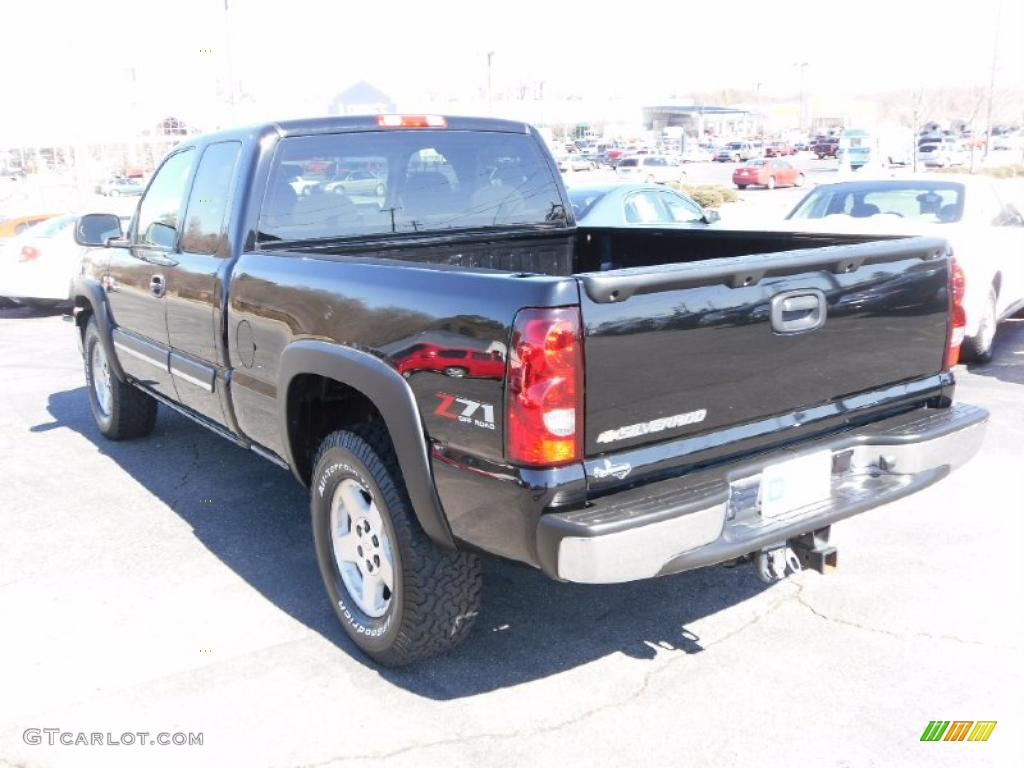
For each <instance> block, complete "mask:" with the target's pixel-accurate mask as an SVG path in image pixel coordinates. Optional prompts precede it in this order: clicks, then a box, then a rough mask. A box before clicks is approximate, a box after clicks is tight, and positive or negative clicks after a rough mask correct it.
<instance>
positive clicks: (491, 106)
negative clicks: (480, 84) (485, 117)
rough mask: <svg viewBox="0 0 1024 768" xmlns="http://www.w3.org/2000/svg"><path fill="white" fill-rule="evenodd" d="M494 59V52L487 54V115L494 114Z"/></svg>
mask: <svg viewBox="0 0 1024 768" xmlns="http://www.w3.org/2000/svg"><path fill="white" fill-rule="evenodd" d="M493 58H494V51H488V52H487V114H489V115H493V114H494V100H493V95H492V92H491V59H493Z"/></svg>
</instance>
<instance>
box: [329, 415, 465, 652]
mask: <svg viewBox="0 0 1024 768" xmlns="http://www.w3.org/2000/svg"><path fill="white" fill-rule="evenodd" d="M346 479H353V480H355V481H356V482H357V483H358V484H359V485H360V486H362V488H363V489H365V490H366V491H367V492H368V493H369V496H370V498H371V500H372V503H374V504H375V505H376V508H377V511H378V512H379V513H380V518H381V520H382V523H383V528H384V532H385V534H386V535H387V537H388V540H389V541H390V549H391V554H392V558H393V563H392V570H393V574H394V589H393V590H391V591H390V597H389V598H388V600H389V602H388V605H387V609H386V611H385V612H384V613H383V615H381V616H378V617H373V616H370V615H369V614H367V613H365V612H363V611H362V610H361V609H360V608H359V606H358V605H357V604H356V600H355V598H354V597H353V595H352V594H351V593H350V592H349V590H348V588H347V587H346V586H345V583H344V580H343V577H342V575H341V569H340V567H339V564H338V562H337V558H336V556H335V554H334V545H333V539H332V531H331V525H332V523H331V504H332V499H333V497H334V491H335V489H337V487H338V486H339V485H340V483H341V482H342V481H343V480H346ZM310 507H311V512H312V522H313V539H314V544H315V546H316V556H317V562H318V563H319V565H320V574H321V576H322V577H323V580H324V586H325V588H326V589H327V594H328V598H329V599H330V601H331V605H332V607H333V608H334V612H335V614H336V615H337V617H338V620H339V621H340V622H341V625H342V627H343V628H344V630H345V632H346V633H347V634H348V636H349V637H350V638H351V639H352V641H353V642H354V643H355V644H356V645H357V646H358V647H359V649H360V650H361V651H363V652H364V653H365V654H367V655H368V656H370V657H371V658H372V659H374V660H375V661H377V662H379V663H380V664H383V665H385V666H389V667H393V666H401V665H403V664H409V663H411V662H415V661H420V660H422V659H426V658H430V657H431V656H436V655H438V654H441V653H445V652H446V651H449V650H451V649H452V648H454V647H455V646H457V645H458V644H459V643H461V642H462V641H463V640H464V639H465V638H466V636H467V635H468V634H469V632H470V629H471V628H472V626H473V623H474V621H475V620H476V616H477V612H478V610H479V606H480V588H481V585H482V576H481V570H480V560H479V558H478V557H477V556H476V555H473V554H468V553H464V552H452V551H448V550H444V549H442V548H440V547H438V546H437V545H436V544H434V542H433V541H431V540H430V538H428V537H427V535H426V533H424V532H423V529H422V528H421V527H420V524H419V521H418V520H417V519H416V515H415V513H414V512H413V509H412V504H411V503H410V501H409V497H408V494H407V492H406V489H405V481H404V480H403V478H402V472H401V469H400V468H399V466H398V459H397V458H396V456H395V452H394V447H393V446H392V443H391V438H390V435H389V434H388V432H387V429H386V428H385V427H384V425H383V424H381V423H369V424H364V425H360V426H358V427H356V428H353V429H352V430H342V431H337V432H332V433H331V434H329V435H328V436H327V437H326V438H324V441H323V443H321V445H320V449H319V450H318V451H317V455H316V459H315V461H314V465H313V477H312V482H311V491H310Z"/></svg>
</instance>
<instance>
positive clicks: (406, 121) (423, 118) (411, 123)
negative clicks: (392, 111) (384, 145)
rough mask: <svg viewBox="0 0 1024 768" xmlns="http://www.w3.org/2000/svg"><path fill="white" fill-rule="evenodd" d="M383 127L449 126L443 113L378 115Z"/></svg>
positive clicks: (378, 122) (379, 123)
mask: <svg viewBox="0 0 1024 768" xmlns="http://www.w3.org/2000/svg"><path fill="white" fill-rule="evenodd" d="M377 125H378V126H380V127H381V128H447V127H448V121H447V120H446V119H445V118H444V117H442V116H441V115H377Z"/></svg>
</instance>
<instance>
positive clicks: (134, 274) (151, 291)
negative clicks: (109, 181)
mask: <svg viewBox="0 0 1024 768" xmlns="http://www.w3.org/2000/svg"><path fill="white" fill-rule="evenodd" d="M195 154H196V153H195V150H194V149H193V148H191V147H189V148H185V149H182V150H179V151H177V152H175V153H174V154H172V155H170V156H168V157H167V159H166V160H164V162H163V164H162V165H161V166H160V168H159V170H157V172H156V175H155V176H154V177H153V181H152V182H151V183H150V185H149V188H148V189H147V190H146V193H145V195H143V197H142V200H141V201H140V202H139V208H138V211H137V213H136V216H135V222H134V224H133V228H132V231H131V232H130V233H129V238H130V241H131V247H130V248H111V249H110V262H109V265H108V268H107V279H106V287H107V300H108V303H109V306H110V311H111V314H112V315H113V320H114V324H115V328H114V346H115V348H116V349H117V357H118V360H119V361H120V363H121V366H122V368H124V370H125V371H126V372H127V373H128V374H129V375H130V376H132V377H133V378H135V379H136V380H138V381H139V382H140V383H142V384H144V385H145V386H148V387H150V388H151V389H153V390H155V391H157V392H159V393H161V394H164V395H166V396H168V397H172V398H173V397H175V390H174V383H173V381H172V379H171V374H170V369H169V367H168V358H169V351H168V342H167V320H166V312H165V310H166V302H165V300H164V296H165V294H166V288H167V273H168V270H169V269H170V268H172V267H173V266H174V265H175V263H176V256H177V254H176V251H177V242H178V230H179V225H180V221H181V211H182V207H183V206H184V202H185V195H186V193H187V192H188V182H189V179H190V177H191V172H192V166H193V162H194V160H195Z"/></svg>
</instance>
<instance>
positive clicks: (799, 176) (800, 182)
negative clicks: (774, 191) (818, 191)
mask: <svg viewBox="0 0 1024 768" xmlns="http://www.w3.org/2000/svg"><path fill="white" fill-rule="evenodd" d="M806 180H807V179H806V178H805V177H804V175H803V174H802V173H798V174H797V175H796V181H794V182H793V184H794V185H795V186H798V187H802V186H803V185H804V182H805V181H806Z"/></svg>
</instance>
